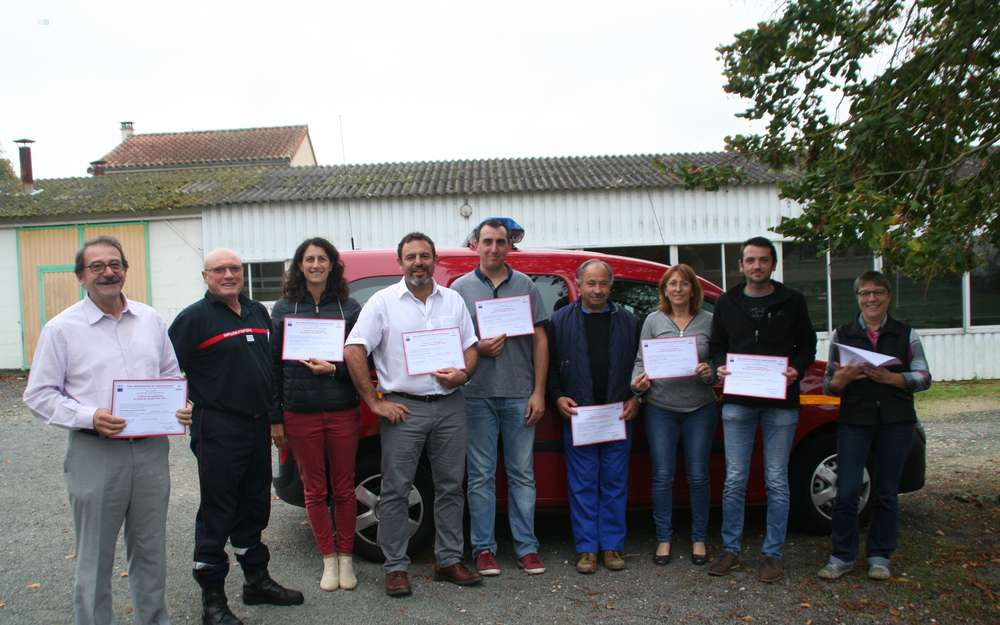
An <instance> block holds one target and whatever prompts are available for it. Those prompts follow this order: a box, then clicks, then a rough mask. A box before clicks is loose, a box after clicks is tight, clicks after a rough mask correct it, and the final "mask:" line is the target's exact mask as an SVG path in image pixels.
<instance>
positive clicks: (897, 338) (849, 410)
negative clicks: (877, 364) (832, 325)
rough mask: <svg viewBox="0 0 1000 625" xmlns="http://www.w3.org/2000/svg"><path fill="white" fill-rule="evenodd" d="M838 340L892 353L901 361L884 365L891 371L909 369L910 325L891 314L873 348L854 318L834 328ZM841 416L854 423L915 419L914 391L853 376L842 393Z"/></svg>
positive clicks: (872, 423) (869, 349) (863, 423)
mask: <svg viewBox="0 0 1000 625" xmlns="http://www.w3.org/2000/svg"><path fill="white" fill-rule="evenodd" d="M837 342H838V343H842V344H844V345H848V346H850V347H857V348H860V349H867V350H868V351H875V352H878V353H880V354H885V355H887V356H895V357H896V358H897V359H899V361H900V362H901V363H903V364H902V365H892V366H891V367H887V369H889V371H892V372H894V373H903V372H905V371H909V370H910V326H908V325H906V324H905V323H902V322H899V321H896V320H895V319H893V318H892V317H888V318H886V320H885V324H883V326H882V330H881V332H880V333H879V337H878V345H876V346H875V347H874V348H873V347H872V343H871V340H870V339H869V338H868V333H867V332H866V331H865V329H864V328H862V327H861V326H860V325H859V324H858V320H857V319H856V318H855V319H854V321H851V322H850V323H846V324H844V325H842V326H840V327H839V328H837ZM840 420H841V421H843V422H844V423H850V424H853V425H878V424H879V423H905V422H910V421H916V420H917V413H916V411H915V410H914V409H913V393H912V392H911V391H910V390H908V389H901V388H898V387H895V386H892V385H890V384H879V383H877V382H873V381H872V380H869V379H867V378H862V379H860V380H855V381H854V382H851V383H850V384H848V385H847V388H845V389H844V393H843V395H842V396H841V399H840Z"/></svg>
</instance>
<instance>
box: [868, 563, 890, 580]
mask: <svg viewBox="0 0 1000 625" xmlns="http://www.w3.org/2000/svg"><path fill="white" fill-rule="evenodd" d="M890 577H892V574H891V573H889V567H888V566H886V565H884V564H871V565H869V566H868V579H875V580H878V581H884V580H887V579H889V578H890Z"/></svg>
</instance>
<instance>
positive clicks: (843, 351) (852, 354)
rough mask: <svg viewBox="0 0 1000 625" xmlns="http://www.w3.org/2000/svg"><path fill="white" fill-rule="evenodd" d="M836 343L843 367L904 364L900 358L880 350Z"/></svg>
mask: <svg viewBox="0 0 1000 625" xmlns="http://www.w3.org/2000/svg"><path fill="white" fill-rule="evenodd" d="M835 345H836V346H837V351H838V352H839V354H840V366H841V367H846V366H847V365H872V366H875V367H888V366H890V365H901V364H903V363H901V362H899V359H898V358H895V357H893V356H886V355H885V354H880V353H878V352H870V351H868V350H867V349H860V348H858V347H850V346H848V345H841V344H840V343H835Z"/></svg>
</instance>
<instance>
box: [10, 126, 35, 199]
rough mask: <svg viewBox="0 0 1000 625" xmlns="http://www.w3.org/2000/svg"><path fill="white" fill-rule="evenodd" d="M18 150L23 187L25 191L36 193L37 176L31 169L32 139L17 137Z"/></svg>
mask: <svg viewBox="0 0 1000 625" xmlns="http://www.w3.org/2000/svg"><path fill="white" fill-rule="evenodd" d="M14 143H16V144H17V146H18V147H17V152H18V155H19V156H20V157H21V188H22V190H23V191H24V192H25V193H34V191H35V176H34V174H33V173H32V171H31V144H32V143H34V141H32V140H31V139H16V140H15V141H14Z"/></svg>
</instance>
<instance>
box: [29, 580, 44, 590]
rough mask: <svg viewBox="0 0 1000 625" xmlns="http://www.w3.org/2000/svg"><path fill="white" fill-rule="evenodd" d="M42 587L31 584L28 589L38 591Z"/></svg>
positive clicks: (34, 583) (35, 583) (37, 584)
mask: <svg viewBox="0 0 1000 625" xmlns="http://www.w3.org/2000/svg"><path fill="white" fill-rule="evenodd" d="M41 587H42V585H41V584H39V583H38V582H31V583H30V584H28V588H30V589H31V590H38V589H39V588H41Z"/></svg>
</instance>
